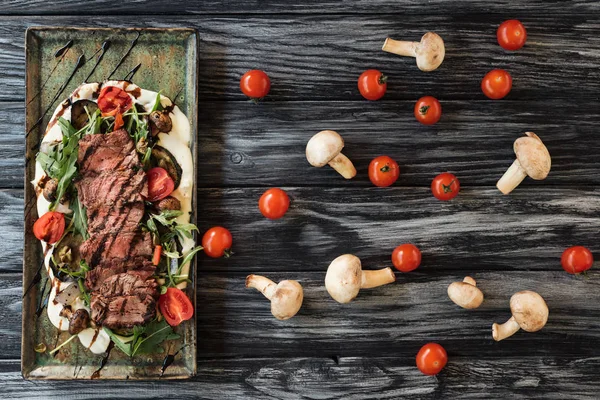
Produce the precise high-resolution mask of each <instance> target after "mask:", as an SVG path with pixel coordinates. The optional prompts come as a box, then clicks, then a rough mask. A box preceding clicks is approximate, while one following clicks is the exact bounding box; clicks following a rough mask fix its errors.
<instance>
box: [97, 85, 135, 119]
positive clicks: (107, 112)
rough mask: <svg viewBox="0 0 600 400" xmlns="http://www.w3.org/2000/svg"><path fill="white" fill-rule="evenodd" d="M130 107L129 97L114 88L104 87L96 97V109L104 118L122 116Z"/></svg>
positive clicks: (131, 103) (119, 89)
mask: <svg viewBox="0 0 600 400" xmlns="http://www.w3.org/2000/svg"><path fill="white" fill-rule="evenodd" d="M132 105H133V100H131V96H130V95H129V94H128V93H127V92H126V91H124V90H123V89H121V88H118V87H116V86H105V87H104V88H103V89H102V90H101V91H100V95H99V96H98V108H99V109H100V111H101V112H102V115H103V116H105V117H108V116H113V117H114V116H115V115H117V114H123V113H124V112H125V111H127V110H129V109H130V108H131V106H132Z"/></svg>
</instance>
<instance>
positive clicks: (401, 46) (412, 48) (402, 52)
mask: <svg viewBox="0 0 600 400" xmlns="http://www.w3.org/2000/svg"><path fill="white" fill-rule="evenodd" d="M418 46H419V42H408V41H405V40H394V39H390V38H387V39H385V42H383V46H382V47H381V50H383V51H387V52H388V53H394V54H398V55H399V56H407V57H416V56H417V47H418Z"/></svg>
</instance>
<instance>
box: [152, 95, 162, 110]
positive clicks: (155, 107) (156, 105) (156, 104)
mask: <svg viewBox="0 0 600 400" xmlns="http://www.w3.org/2000/svg"><path fill="white" fill-rule="evenodd" d="M163 109H164V108H163V106H162V103H161V102H160V92H158V93H156V100H154V105H153V106H152V111H150V112H151V113H152V112H154V111H162V110H163Z"/></svg>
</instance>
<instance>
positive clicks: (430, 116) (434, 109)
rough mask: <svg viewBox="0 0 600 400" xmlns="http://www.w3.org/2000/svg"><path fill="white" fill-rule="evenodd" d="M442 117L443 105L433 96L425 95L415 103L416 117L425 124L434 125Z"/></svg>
mask: <svg viewBox="0 0 600 400" xmlns="http://www.w3.org/2000/svg"><path fill="white" fill-rule="evenodd" d="M441 117H442V105H441V104H440V102H439V101H438V99H436V98H435V97H433V96H424V97H421V98H420V99H419V100H417V103H416V104H415V118H416V119H417V121H419V122H420V123H422V124H423V125H433V124H435V123H436V122H438V121H439V120H440V118H441Z"/></svg>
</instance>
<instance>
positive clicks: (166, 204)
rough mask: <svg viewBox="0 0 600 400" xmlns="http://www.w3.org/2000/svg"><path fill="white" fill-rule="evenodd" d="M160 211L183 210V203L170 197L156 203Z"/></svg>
mask: <svg viewBox="0 0 600 400" xmlns="http://www.w3.org/2000/svg"><path fill="white" fill-rule="evenodd" d="M156 208H157V209H158V211H166V210H181V202H180V201H179V200H177V199H176V198H175V197H172V196H168V197H166V198H164V199H162V200H160V201H159V202H158V203H156Z"/></svg>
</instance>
